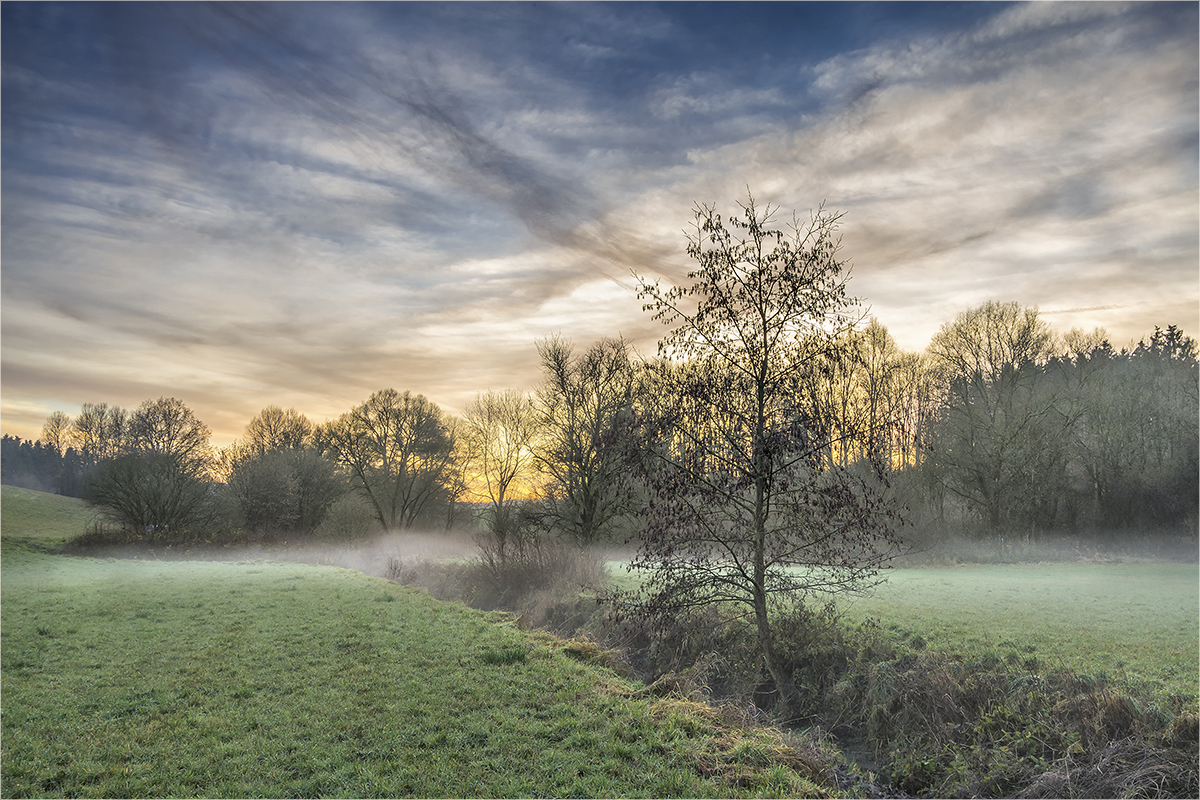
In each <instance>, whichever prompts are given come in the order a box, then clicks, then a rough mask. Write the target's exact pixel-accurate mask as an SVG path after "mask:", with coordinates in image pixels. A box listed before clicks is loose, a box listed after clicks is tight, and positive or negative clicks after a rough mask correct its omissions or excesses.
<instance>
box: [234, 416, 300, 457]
mask: <svg viewBox="0 0 1200 800" xmlns="http://www.w3.org/2000/svg"><path fill="white" fill-rule="evenodd" d="M313 430H314V428H313V424H312V423H311V422H309V421H308V417H306V416H304V415H303V414H301V413H300V412H299V411H297V410H296V409H294V408H289V409H288V410H287V411H284V410H283V409H282V408H280V407H279V406H267V407H266V408H264V409H263V410H262V411H260V412H258V415H257V416H256V417H255V418H254V419H252V420H250V422H249V423H248V424H247V425H246V433H245V435H244V436H243V437H242V439H243V442H244V443H245V444H246V446H247V447H249V448H250V450H251V451H252V452H254V453H256V454H258V455H262V454H263V453H268V452H271V451H272V450H300V449H303V448H304V447H306V446H308V445H310V444H312V437H313Z"/></svg>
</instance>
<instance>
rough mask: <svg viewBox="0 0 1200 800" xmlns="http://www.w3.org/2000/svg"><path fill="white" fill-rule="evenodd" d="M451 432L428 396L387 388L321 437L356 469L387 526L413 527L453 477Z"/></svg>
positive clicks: (322, 430)
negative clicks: (448, 479) (451, 468)
mask: <svg viewBox="0 0 1200 800" xmlns="http://www.w3.org/2000/svg"><path fill="white" fill-rule="evenodd" d="M451 434H452V429H451V427H449V425H448V422H447V420H446V417H445V415H444V414H443V413H442V410H441V409H440V408H439V407H438V406H437V404H435V403H433V402H430V401H429V400H427V399H426V398H425V397H424V395H419V394H417V395H414V394H412V393H410V392H404V393H403V394H401V393H399V392H397V391H396V390H395V389H384V390H382V391H379V392H375V393H374V394H372V395H371V396H370V397H369V398H367V400H366V402H364V403H362V404H361V405H359V406H357V407H355V408H354V409H352V410H351V411H349V412H347V413H345V414H343V415H342V416H340V417H339V418H337V419H336V420H332V421H330V422H328V423H326V424H325V425H323V426H321V428H320V429H319V430H318V431H317V435H316V440H317V443H318V447H319V448H320V449H321V450H323V451H326V452H329V453H331V454H332V455H333V456H334V457H335V458H336V459H337V460H338V462H339V463H341V464H342V465H344V466H345V467H346V468H347V469H349V470H350V472H351V474H352V475H353V476H354V477H355V479H356V481H357V484H358V487H359V489H361V490H362V491H363V492H364V493H365V494H366V496H367V499H369V500H370V501H371V505H372V506H373V507H374V509H375V514H376V516H377V517H378V519H379V521H380V523H381V524H382V525H383V526H384V527H386V528H411V527H412V526H413V525H414V524H415V523H416V522H417V519H418V518H419V517H420V515H421V513H422V512H423V511H425V510H426V508H427V507H428V506H429V504H430V502H431V501H432V500H433V499H434V498H435V497H436V496H437V495H438V493H439V492H440V491H441V490H442V487H443V484H444V483H445V481H446V480H447V477H448V474H449V471H450V467H451V464H452V459H453V457H454V452H455V443H454V440H453V438H452V435H451Z"/></svg>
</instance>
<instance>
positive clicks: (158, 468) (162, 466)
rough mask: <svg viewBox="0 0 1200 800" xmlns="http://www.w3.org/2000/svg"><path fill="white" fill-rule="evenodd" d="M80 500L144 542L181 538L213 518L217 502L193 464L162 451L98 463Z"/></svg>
mask: <svg viewBox="0 0 1200 800" xmlns="http://www.w3.org/2000/svg"><path fill="white" fill-rule="evenodd" d="M84 499H85V500H86V501H87V502H89V503H91V504H92V505H95V506H98V507H99V508H101V509H103V510H104V512H105V513H106V514H107V515H108V516H109V517H110V518H111V519H112V520H113V521H114V522H116V523H118V524H119V525H120V526H121V527H122V528H123V529H124V530H125V531H126V532H127V533H128V534H131V535H132V536H133V537H134V538H138V539H141V540H144V541H148V542H160V543H170V542H184V541H190V540H193V539H195V538H198V537H200V536H202V535H203V534H204V529H205V527H206V526H209V525H212V524H214V523H215V522H217V521H218V518H219V515H220V511H221V509H220V504H219V502H218V500H217V498H216V492H214V491H213V490H212V486H211V485H210V484H209V483H207V482H206V481H204V480H202V479H201V478H200V477H199V475H198V474H197V472H196V469H195V467H194V466H191V465H189V463H188V462H187V461H185V460H184V459H182V458H178V457H176V456H173V455H170V454H166V453H153V452H147V453H137V454H131V455H125V456H120V457H118V458H114V459H111V460H109V461H105V462H102V463H101V464H100V465H99V466H98V467H96V469H95V470H94V471H93V472H92V473H91V475H89V476H88V479H87V482H86V484H85V485H84Z"/></svg>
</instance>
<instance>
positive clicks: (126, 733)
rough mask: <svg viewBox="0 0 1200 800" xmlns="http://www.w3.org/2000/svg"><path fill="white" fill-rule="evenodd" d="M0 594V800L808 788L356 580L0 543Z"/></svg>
mask: <svg viewBox="0 0 1200 800" xmlns="http://www.w3.org/2000/svg"><path fill="white" fill-rule="evenodd" d="M0 593H2V602H0V613H2V616H3V624H2V636H3V646H2V648H0V655H2V665H0V673H2V676H3V696H4V715H3V736H4V758H3V767H2V773H0V795H2V796H4V797H28V796H38V797H45V796H107V797H189V796H208V797H253V796H266V797H323V796H341V797H379V796H391V797H397V796H432V797H487V796H627V797H643V796H654V797H665V796H683V795H686V796H744V795H754V794H764V793H765V794H768V795H783V794H796V793H801V794H804V793H814V792H816V793H819V790H818V789H817V788H816V787H815V786H814V785H813V784H812V783H810V782H808V781H807V780H806V779H805V778H804V777H803V776H802V775H801V774H799V773H798V772H796V771H795V770H794V769H792V768H790V767H789V766H787V764H788V763H790V764H791V765H792V766H793V767H797V768H800V767H802V764H803V763H804V762H803V760H802V759H798V757H797V756H796V755H795V753H794V752H793V751H789V750H787V749H786V748H783V747H782V745H781V741H780V740H779V739H778V738H777V737H776V736H774V735H773V734H770V733H768V732H758V731H743V730H739V729H735V728H731V727H729V726H727V725H725V724H723V723H722V722H721V721H720V720H719V718H717V717H716V716H715V715H713V714H712V713H711V712H708V711H706V710H705V709H704V708H703V707H701V706H699V705H697V704H692V703H685V702H682V701H672V700H666V699H655V698H642V697H639V696H637V694H636V691H635V687H634V686H633V685H631V684H628V683H625V682H624V681H622V680H620V679H618V678H617V677H616V676H615V675H613V674H612V673H610V672H607V671H605V670H602V669H601V668H599V667H596V666H594V665H590V664H583V663H579V662H578V661H576V660H573V659H572V658H570V657H569V656H568V654H567V653H566V652H565V651H564V649H563V648H562V647H561V646H556V645H555V644H554V642H553V641H552V640H550V639H548V638H547V637H538V636H536V635H532V634H528V633H525V632H521V631H518V630H516V629H515V628H514V627H513V626H512V624H511V623H510V622H508V618H507V617H500V616H488V615H485V614H483V613H481V612H477V611H473V610H471V609H468V608H466V607H465V606H462V605H459V604H452V603H443V602H439V601H436V600H434V599H432V598H431V597H429V596H428V595H427V594H424V593H422V592H419V591H417V590H413V589H407V588H404V587H400V586H396V585H394V584H390V583H387V582H385V581H383V580H381V579H378V578H370V577H367V576H364V575H362V574H360V573H355V572H351V571H347V570H340V569H335V568H330V567H312V566H303V565H291V564H272V563H261V562H260V563H233V564H230V563H223V564H218V563H204V562H171V563H156V562H146V561H138V562H131V561H115V560H99V559H83V558H68V557H64V556H56V555H47V554H42V553H36V552H28V551H24V550H10V549H7V548H6V549H5V552H4V553H3V582H2V584H0ZM789 752H791V753H792V756H788V753H789Z"/></svg>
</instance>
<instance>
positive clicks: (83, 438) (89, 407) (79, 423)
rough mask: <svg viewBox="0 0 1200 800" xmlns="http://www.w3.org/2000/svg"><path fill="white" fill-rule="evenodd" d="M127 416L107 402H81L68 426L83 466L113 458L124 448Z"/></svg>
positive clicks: (127, 414) (123, 410)
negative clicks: (78, 409) (70, 427)
mask: <svg viewBox="0 0 1200 800" xmlns="http://www.w3.org/2000/svg"><path fill="white" fill-rule="evenodd" d="M128 424H129V413H128V412H127V411H126V410H125V409H123V408H121V407H119V406H110V405H109V404H108V403H84V404H83V407H82V408H81V409H80V411H79V415H78V416H77V417H75V422H74V423H73V424H72V431H71V433H72V437H73V439H74V441H75V444H76V446H77V447H78V448H79V451H80V454H81V455H82V456H83V460H84V463H85V464H96V463H99V462H100V461H103V460H105V459H109V458H115V457H116V456H117V455H118V454H119V453H120V452H121V451H122V450H123V449H124V446H125V439H126V429H127V428H128Z"/></svg>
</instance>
